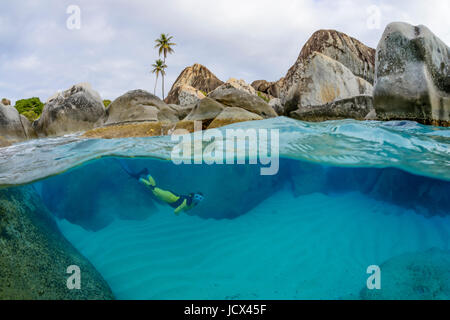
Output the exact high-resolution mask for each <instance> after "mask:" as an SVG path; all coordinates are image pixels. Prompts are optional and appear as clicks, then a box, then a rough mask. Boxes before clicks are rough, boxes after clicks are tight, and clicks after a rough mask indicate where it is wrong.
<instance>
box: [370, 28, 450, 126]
mask: <svg viewBox="0 0 450 320" xmlns="http://www.w3.org/2000/svg"><path fill="white" fill-rule="evenodd" d="M449 59H450V50H449V48H448V46H447V45H446V44H445V43H444V42H442V41H441V40H440V39H439V38H438V37H436V36H435V35H434V34H433V33H432V32H431V31H430V30H429V29H428V28H427V27H425V26H412V25H410V24H407V23H401V22H395V23H391V24H389V25H388V26H387V27H386V30H385V31H384V33H383V36H382V38H381V41H380V43H379V44H378V48H377V58H376V78H375V87H374V106H375V109H376V112H377V115H378V117H379V118H380V119H382V120H390V119H407V120H414V121H418V122H421V123H424V124H436V125H445V126H448V125H450V62H449Z"/></svg>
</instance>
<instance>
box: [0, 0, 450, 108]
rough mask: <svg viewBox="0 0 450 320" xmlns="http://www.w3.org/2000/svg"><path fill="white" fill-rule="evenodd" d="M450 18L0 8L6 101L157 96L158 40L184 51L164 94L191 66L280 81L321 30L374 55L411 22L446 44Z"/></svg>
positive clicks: (193, 2) (233, 0)
mask: <svg viewBox="0 0 450 320" xmlns="http://www.w3.org/2000/svg"><path fill="white" fill-rule="evenodd" d="M74 6H75V7H74ZM73 8H75V9H73ZM78 9H79V11H78ZM78 12H79V15H78ZM449 16H450V1H449V0H430V1H423V0H397V1H396V0H391V1H389V0H378V1H377V0H277V1H274V0H163V1H156V0H147V1H145V0H95V1H92V0H68V1H66V0H17V1H9V0H0V98H2V97H6V98H8V99H10V100H12V102H13V104H14V102H15V101H16V100H17V99H23V98H30V97H34V96H37V97H40V99H41V100H42V101H43V102H45V101H46V100H47V99H48V98H49V97H51V96H52V95H54V94H55V93H56V92H57V91H61V90H65V89H68V88H70V87H71V86H72V85H74V84H77V83H80V82H89V83H90V84H91V85H92V87H93V89H94V90H96V91H98V92H99V93H100V95H101V96H102V98H103V99H110V100H114V99H115V98H117V97H119V96H120V95H122V94H124V93H125V92H127V91H129V90H133V89H144V90H147V91H149V92H152V93H153V90H154V85H155V76H154V74H152V73H151V65H152V64H153V63H154V61H155V60H156V59H157V58H158V52H157V50H156V49H154V45H155V39H156V38H158V37H159V35H160V34H161V33H169V34H170V35H172V36H173V37H174V39H173V40H174V42H175V43H176V44H177V45H176V46H175V47H174V49H175V52H174V54H172V55H170V56H168V57H167V61H166V63H167V65H168V69H167V75H166V79H165V84H166V85H165V88H166V95H167V91H168V90H169V89H170V87H171V85H172V84H173V82H174V81H175V79H176V78H177V76H178V75H179V74H180V72H181V71H182V70H183V69H184V68H185V67H187V66H190V65H192V64H194V63H201V64H203V65H205V66H206V67H207V68H208V69H210V70H211V71H212V72H213V73H214V74H215V75H216V76H217V77H219V79H221V80H223V81H226V80H228V79H229V78H231V77H233V78H237V79H243V80H245V81H246V82H248V83H251V82H252V81H254V80H258V79H265V80H268V81H275V80H278V79H279V78H281V77H283V76H284V75H285V74H286V72H287V70H288V69H289V67H290V66H291V65H292V64H294V62H295V60H296V59H297V56H298V54H299V52H300V50H301V48H302V46H303V45H304V44H305V42H306V41H307V40H308V38H309V37H310V36H311V35H312V33H314V32H315V31H317V30H319V29H335V30H338V31H341V32H344V33H346V34H348V35H350V36H352V37H355V38H357V39H358V40H360V41H362V42H363V43H365V44H366V45H368V46H371V47H373V48H376V46H377V44H378V41H379V40H380V38H381V35H382V33H383V31H384V28H385V27H386V25H387V24H388V23H390V22H393V21H404V22H408V23H411V24H414V25H419V24H423V25H426V26H427V27H429V28H430V29H431V31H432V32H433V33H434V34H436V35H437V36H438V37H439V38H441V39H442V40H443V41H444V42H445V43H447V45H448V44H449V43H450V19H449V18H448V17H449ZM78 18H79V19H78ZM157 95H159V96H161V95H162V93H161V83H159V84H158V88H157Z"/></svg>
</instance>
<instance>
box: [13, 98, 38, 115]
mask: <svg viewBox="0 0 450 320" xmlns="http://www.w3.org/2000/svg"><path fill="white" fill-rule="evenodd" d="M14 107H15V108H16V109H17V111H19V113H20V114H23V115H24V116H25V117H27V118H28V119H29V120H30V121H34V120H36V119H37V118H39V116H40V115H41V114H42V110H43V109H44V104H43V103H42V102H41V100H40V99H39V98H38V97H33V98H30V99H22V100H17V101H16V105H15V106H14Z"/></svg>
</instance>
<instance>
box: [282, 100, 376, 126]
mask: <svg viewBox="0 0 450 320" xmlns="http://www.w3.org/2000/svg"><path fill="white" fill-rule="evenodd" d="M370 112H374V109H373V98H372V96H368V95H363V96H356V97H352V98H347V99H342V100H336V101H333V102H330V103H327V104H324V105H321V106H307V107H302V108H301V109H298V110H296V111H292V112H291V113H290V114H289V116H290V117H291V118H294V119H298V120H303V121H314V122H315V121H326V120H339V119H349V118H351V119H356V120H367V118H366V117H367V116H368V115H369V113H370Z"/></svg>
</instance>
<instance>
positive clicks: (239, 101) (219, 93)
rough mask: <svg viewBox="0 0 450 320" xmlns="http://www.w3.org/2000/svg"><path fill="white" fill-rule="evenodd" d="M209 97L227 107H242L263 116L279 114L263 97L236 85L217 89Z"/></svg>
mask: <svg viewBox="0 0 450 320" xmlns="http://www.w3.org/2000/svg"><path fill="white" fill-rule="evenodd" d="M218 89H220V88H218ZM209 97H210V98H211V99H214V100H216V101H218V102H220V103H221V104H223V105H225V106H227V107H237V108H242V109H245V110H247V111H249V112H252V113H256V114H257V115H259V116H261V117H263V118H272V117H276V116H277V113H276V112H275V111H274V110H273V109H272V107H271V106H269V104H267V103H266V102H265V101H264V100H263V99H261V98H260V97H258V96H257V95H253V94H250V93H247V92H246V91H244V90H239V89H236V88H234V87H230V88H221V89H220V90H217V89H216V90H214V91H213V92H211V93H210V94H209Z"/></svg>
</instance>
